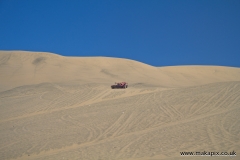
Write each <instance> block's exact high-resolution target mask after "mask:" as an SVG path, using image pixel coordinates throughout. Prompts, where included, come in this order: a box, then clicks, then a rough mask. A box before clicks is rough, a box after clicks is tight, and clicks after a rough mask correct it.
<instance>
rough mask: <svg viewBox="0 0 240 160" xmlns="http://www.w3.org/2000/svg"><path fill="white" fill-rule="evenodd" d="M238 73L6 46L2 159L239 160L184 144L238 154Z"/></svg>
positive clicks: (0, 69) (0, 60) (0, 55)
mask: <svg viewBox="0 0 240 160" xmlns="http://www.w3.org/2000/svg"><path fill="white" fill-rule="evenodd" d="M9 55H10V56H9ZM119 68H120V69H119ZM118 69H119V70H118ZM239 71H240V69H239V68H232V67H221V66H173V67H153V66H149V65H146V64H143V63H140V62H136V61H133V60H126V59H119V58H105V57H84V58H76V57H63V56H59V55H56V54H50V53H34V52H23V51H22V52H19V51H18V52H17V51H13V52H6V51H1V52H0V74H1V75H4V76H3V78H1V83H0V85H1V86H3V87H2V88H3V89H2V90H1V91H0V108H1V112H0V137H1V138H0V148H1V150H0V157H1V159H11V160H14V159H15V160H33V159H34V160H38V159H39V160H50V159H69V160H78V159H86V160H95V159H96V160H99V159H102V160H147V159H149V160H150V159H151V160H153V159H154V160H156V159H167V160H177V159H197V160H198V159H200V158H201V159H211V160H212V159H218V160H219V159H238V156H237V157H226V156H225V157H187V156H184V157H183V156H180V153H179V152H181V151H219V152H221V151H227V152H230V151H233V150H234V151H236V152H237V153H240V139H239V137H240V125H239V123H240V119H239V114H240V108H239V106H240V78H239V76H240V74H239V73H240V72H239ZM34 76H35V77H34ZM150 77H151V78H150ZM119 79H121V80H126V81H128V82H130V83H129V88H127V89H116V90H112V89H111V88H110V85H111V84H112V83H114V82H115V81H118V80H119ZM5 86H6V87H5Z"/></svg>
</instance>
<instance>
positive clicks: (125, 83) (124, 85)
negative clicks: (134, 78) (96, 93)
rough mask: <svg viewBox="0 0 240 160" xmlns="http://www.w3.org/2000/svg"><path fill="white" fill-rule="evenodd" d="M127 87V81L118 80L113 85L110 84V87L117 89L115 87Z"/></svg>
mask: <svg viewBox="0 0 240 160" xmlns="http://www.w3.org/2000/svg"><path fill="white" fill-rule="evenodd" d="M127 87H128V83H127V82H120V83H116V82H115V84H114V85H111V88H112V89H117V88H123V89H125V88H127Z"/></svg>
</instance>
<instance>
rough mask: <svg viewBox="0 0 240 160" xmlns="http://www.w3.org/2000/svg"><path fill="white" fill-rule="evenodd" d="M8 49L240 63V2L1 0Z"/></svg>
mask: <svg viewBox="0 0 240 160" xmlns="http://www.w3.org/2000/svg"><path fill="white" fill-rule="evenodd" d="M0 50H27V51H44V52H53V53H57V54H60V55H64V56H107V57H122V58H129V59H134V60H137V61H141V62H143V63H147V64H150V65H153V66H172V65H222V66H234V67H240V0H0Z"/></svg>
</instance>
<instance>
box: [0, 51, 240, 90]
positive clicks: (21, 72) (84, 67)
mask: <svg viewBox="0 0 240 160" xmlns="http://www.w3.org/2000/svg"><path fill="white" fill-rule="evenodd" d="M0 74H1V77H2V78H1V84H0V85H1V86H0V89H1V88H3V89H5V90H6V89H10V88H14V87H18V86H22V85H31V84H39V83H45V82H49V83H54V82H67V81H77V82H80V83H106V84H111V83H113V82H115V81H127V82H129V83H132V84H134V83H146V84H152V85H156V86H162V87H183V86H194V85H201V84H208V83H214V82H226V81H240V69H239V68H233V67H222V66H170V67H153V66H150V65H147V64H144V63H141V62H137V61H134V60H129V59H122V58H109V57H64V56H60V55H57V54H53V53H45V52H26V51H0ZM0 91H1V90H0Z"/></svg>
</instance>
